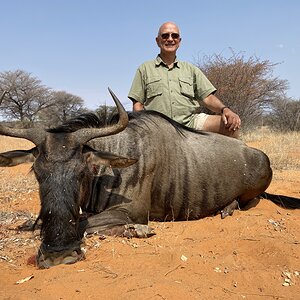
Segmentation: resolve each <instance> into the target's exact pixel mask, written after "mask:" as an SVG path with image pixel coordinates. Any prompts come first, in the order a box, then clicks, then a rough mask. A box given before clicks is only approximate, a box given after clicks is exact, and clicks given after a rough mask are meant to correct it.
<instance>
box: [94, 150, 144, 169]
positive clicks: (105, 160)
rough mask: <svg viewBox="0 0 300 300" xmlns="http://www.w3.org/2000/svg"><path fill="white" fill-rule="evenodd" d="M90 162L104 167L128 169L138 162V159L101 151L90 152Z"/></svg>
mask: <svg viewBox="0 0 300 300" xmlns="http://www.w3.org/2000/svg"><path fill="white" fill-rule="evenodd" d="M88 160H89V162H90V163H91V164H93V165H104V166H107V167H112V168H126V167H129V166H131V165H133V164H134V163H136V162H137V161H138V160H137V159H132V158H127V157H122V156H118V155H115V154H113V153H110V152H101V151H97V152H90V156H89V159H88Z"/></svg>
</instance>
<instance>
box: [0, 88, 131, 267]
mask: <svg viewBox="0 0 300 300" xmlns="http://www.w3.org/2000/svg"><path fill="white" fill-rule="evenodd" d="M109 91H110V90H109ZM110 93H111V95H112V97H113V99H114V101H115V103H116V106H117V108H118V112H119V121H118V122H117V123H116V124H114V125H111V126H108V127H103V128H91V127H89V128H82V127H84V126H85V125H86V124H84V123H85V122H87V123H88V126H94V127H95V126H96V125H97V124H95V123H97V122H96V121H95V120H88V121H87V120H82V123H83V125H82V124H81V126H79V127H81V128H80V129H78V128H76V127H78V123H77V124H75V129H74V126H73V129H72V128H71V127H72V126H71V125H70V126H61V127H57V128H55V129H50V130H47V131H44V130H42V129H13V128H9V127H6V126H2V125H0V134H2V135H7V136H13V137H19V138H25V139H27V140H30V141H32V142H33V143H34V144H35V145H36V146H35V147H34V148H33V149H31V150H26V151H21V150H17V151H9V152H6V153H1V154H0V166H12V165H16V164H20V163H22V162H25V161H33V162H34V163H33V171H34V173H35V176H36V178H37V181H38V183H39V189H40V199H41V210H40V215H39V219H41V221H42V227H41V238H42V244H41V246H40V249H39V252H38V255H37V263H38V266H39V267H41V268H48V267H50V266H53V265H57V264H61V263H73V262H76V261H78V260H80V259H82V258H83V256H84V255H83V253H82V251H81V248H80V243H81V238H82V234H83V232H82V231H81V230H80V229H79V217H80V207H81V206H83V205H84V204H85V201H87V200H88V199H89V196H90V193H91V185H92V180H93V175H94V170H95V169H97V167H96V166H99V165H106V166H111V167H127V166H129V165H131V164H133V163H135V162H136V160H135V159H129V158H124V157H119V156H116V155H114V154H112V153H103V152H99V151H96V150H94V149H92V148H91V147H89V146H87V145H86V143H87V142H88V141H90V140H91V139H94V138H98V137H103V136H108V135H113V134H116V133H118V132H120V131H122V130H124V129H125V128H126V126H127V124H128V115H127V113H126V111H125V110H124V108H123V106H122V104H121V103H120V101H119V100H118V99H117V97H116V96H115V95H114V94H113V92H112V91H110ZM78 120H79V121H78ZM78 120H77V122H80V119H78ZM69 123H70V124H71V123H72V122H69ZM91 123H94V124H91ZM73 125H74V124H73ZM77 129H78V130H77Z"/></svg>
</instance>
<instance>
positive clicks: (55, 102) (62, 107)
mask: <svg viewBox="0 0 300 300" xmlns="http://www.w3.org/2000/svg"><path fill="white" fill-rule="evenodd" d="M51 103H52V105H51V106H49V107H48V108H47V109H44V110H43V111H41V112H40V114H39V120H40V121H41V122H43V123H45V125H47V126H51V127H54V126H56V125H58V124H61V123H63V122H65V121H66V120H67V119H70V118H73V117H75V116H77V115H79V114H82V113H84V112H86V111H87V109H86V108H84V106H83V104H84V101H83V100H82V99H81V98H80V97H78V96H75V95H72V94H69V93H67V92H65V91H54V92H52V93H51Z"/></svg>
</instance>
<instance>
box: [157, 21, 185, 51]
mask: <svg viewBox="0 0 300 300" xmlns="http://www.w3.org/2000/svg"><path fill="white" fill-rule="evenodd" d="M180 42H181V37H180V33H179V29H178V27H177V26H176V25H175V24H172V23H170V24H168V23H167V24H165V25H163V26H162V27H161V28H160V30H159V34H158V36H157V38H156V43H157V46H158V47H159V48H160V51H161V53H162V54H164V53H165V54H170V53H176V51H177V49H178V48H179V46H180Z"/></svg>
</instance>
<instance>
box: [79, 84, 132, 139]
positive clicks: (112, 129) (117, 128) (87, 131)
mask: <svg viewBox="0 0 300 300" xmlns="http://www.w3.org/2000/svg"><path fill="white" fill-rule="evenodd" d="M108 90H109V92H110V94H111V96H112V98H113V100H114V102H115V103H116V106H117V108H118V112H119V121H118V123H117V124H114V125H111V126H108V127H104V128H83V129H79V130H77V131H76V132H74V136H75V138H76V139H77V140H78V141H79V142H81V143H83V144H84V143H87V142H88V141H90V140H91V139H94V138H97V137H101V136H108V135H112V134H116V133H118V132H121V131H122V130H124V129H125V128H126V126H127V124H128V114H127V112H126V110H125V109H124V107H123V105H122V104H121V102H120V100H119V99H118V98H117V96H116V95H115V94H114V93H113V91H112V90H111V89H110V88H108Z"/></svg>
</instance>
